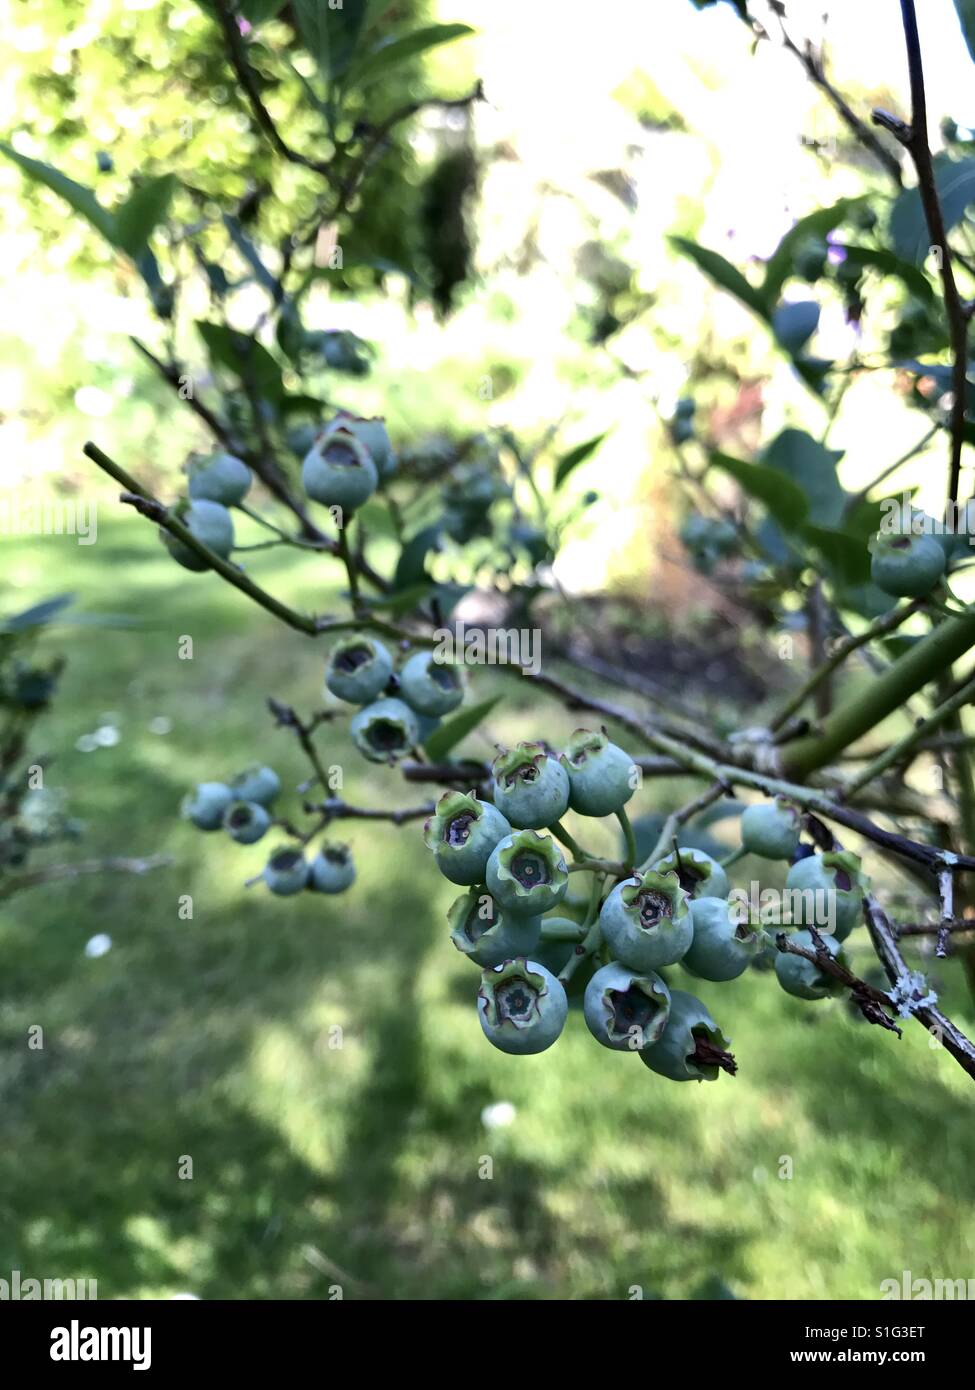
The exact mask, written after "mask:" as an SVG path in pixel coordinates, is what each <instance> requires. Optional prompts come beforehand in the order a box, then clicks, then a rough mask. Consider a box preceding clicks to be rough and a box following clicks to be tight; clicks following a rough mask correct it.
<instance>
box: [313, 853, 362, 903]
mask: <svg viewBox="0 0 975 1390" xmlns="http://www.w3.org/2000/svg"><path fill="white" fill-rule="evenodd" d="M354 882H355V864H354V863H353V862H352V852H351V850H350V849H349V848H348V846H347V845H323V846H322V848H321V850H319V852H318V854H317V855H316V856H315V858H314V859H313V860H312V861H311V867H310V869H309V871H308V887H309V888H311V889H313V890H314V892H316V893H344V892H345V890H346V889H347V888H351V887H352V885H353V883H354Z"/></svg>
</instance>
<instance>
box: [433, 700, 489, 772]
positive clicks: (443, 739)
mask: <svg viewBox="0 0 975 1390" xmlns="http://www.w3.org/2000/svg"><path fill="white" fill-rule="evenodd" d="M501 698H502V697H501V696H500V695H495V696H494V697H493V699H490V700H482V701H481V703H480V704H479V705H471V707H470V709H465V710H461V712H460V714H455V715H454V717H453V719H448V720H447V722H446V724H441V726H440V728H439V729H437V730H435V731H434V733H432V734H431V735H430V737H429V738H428V739H427V741H426V743H425V744H424V745H423V747H424V750H425V751H426V755H427V757H428V758H430V759H431V761H432V762H439V760H440V759H441V758H445V757H446V756H447V754H448V753H449V752H451V750H452V749H454V748H456V746H457V744H458V743H460V741H461V739H463V738H466V737H467V735H468V734H469V733H472V732H473V731H474V729H476V728H477V726H478V724H480V722H481V720H482V719H486V718H487V716H488V715H489V714H490V713H491V711H492V710H493V709H494V706H495V705H496V704H497V703H498V701H499V700H500V699H501Z"/></svg>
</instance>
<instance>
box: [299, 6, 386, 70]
mask: <svg viewBox="0 0 975 1390" xmlns="http://www.w3.org/2000/svg"><path fill="white" fill-rule="evenodd" d="M292 8H293V9H294V12H295V18H296V19H297V21H298V29H299V31H300V33H301V38H302V42H303V43H304V45H305V47H306V48H307V49H308V52H309V53H310V54H311V56H312V57H313V58H314V60H315V63H316V65H317V66H318V69H319V71H320V72H321V73H322V74H323V76H325V77H327V78H328V79H329V80H334V79H335V78H336V77H341V75H342V74H343V73H344V72H345V70H346V69H347V68H348V66H349V63H350V62H351V61H352V58H353V55H354V53H355V49H356V46H357V44H358V42H359V39H360V37H361V35H362V31H363V29H364V27H365V23H366V16H367V14H368V11H369V6H368V4H367V0H342V3H341V7H340V8H338V9H333V8H332V6H331V4H330V3H329V0H294V4H293V6H292Z"/></svg>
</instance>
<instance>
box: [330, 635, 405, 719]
mask: <svg viewBox="0 0 975 1390" xmlns="http://www.w3.org/2000/svg"><path fill="white" fill-rule="evenodd" d="M392 674H393V658H392V657H391V656H390V654H389V652H388V651H387V650H386V648H385V647H384V646H383V644H382V642H380V641H379V640H378V639H377V638H375V637H372V636H369V635H367V634H365V633H357V634H356V635H354V636H351V637H344V638H342V640H341V641H340V642H337V643H336V644H335V646H334V647H333V648H332V650H331V653H330V655H329V658H328V666H327V667H326V668H325V685H326V687H327V688H328V689H329V690H330V691H331V692H332V694H333V695H335V696H337V697H338V699H340V700H347V701H348V702H349V704H351V705H368V704H369V703H370V702H371V701H373V700H378V698H379V696H380V695H381V694H382V693H383V691H384V690H385V689H386V686H387V685H388V684H389V678H390V676H391V675H392Z"/></svg>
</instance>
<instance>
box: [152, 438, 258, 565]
mask: <svg viewBox="0 0 975 1390" xmlns="http://www.w3.org/2000/svg"><path fill="white" fill-rule="evenodd" d="M188 473H189V486H188V489H187V491H188V495H187V496H186V497H184V498H182V499H181V500H180V501H179V502H177V503H176V505H175V507H173V509H172V511H173V515H174V516H175V517H176V519H177V520H178V521H181V522H182V523H183V525H184V526H185V527H186V529H187V530H188V531H189V532H190V534H191V535H192V536H194V537H195V538H196V540H198V541H199V542H200V544H201V545H205V546H208V547H209V549H210V550H212V551H214V553H215V554H217V555H219V556H220V557H221V559H223V560H226V559H227V558H228V557H229V556H230V552H231V551H232V550H233V548H234V520H233V517H232V516H231V514H230V509H231V508H232V507H238V506H240V504H241V503H242V502H243V500H244V498H245V497H246V496H247V493H248V492H249V491H250V486H251V482H252V481H253V479H252V477H251V471H250V469H249V468H248V467H247V465H246V463H244V462H243V461H242V460H241V459H239V458H236V457H235V456H234V455H233V454H226V453H221V454H211V455H209V456H207V457H202V456H198V455H194V456H193V457H192V458H191V459H190V462H189V467H188ZM159 536H160V539H161V540H162V542H163V544H164V545H165V546H166V548H167V550H168V551H169V553H170V555H172V557H173V559H174V560H176V561H177V562H178V563H179V564H181V565H182V566H183V568H184V569H188V570H194V571H196V572H198V573H199V572H201V571H203V570H206V569H208V568H209V566H208V564H207V562H206V560H204V559H203V558H202V557H201V556H200V555H198V554H197V553H196V551H195V550H191V549H190V548H189V546H188V545H184V544H183V542H182V541H180V540H177V539H176V537H174V536H172V535H170V534H169V532H168V531H162V530H161V531H160V532H159Z"/></svg>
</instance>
